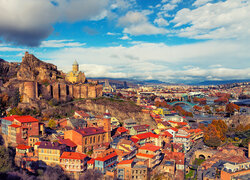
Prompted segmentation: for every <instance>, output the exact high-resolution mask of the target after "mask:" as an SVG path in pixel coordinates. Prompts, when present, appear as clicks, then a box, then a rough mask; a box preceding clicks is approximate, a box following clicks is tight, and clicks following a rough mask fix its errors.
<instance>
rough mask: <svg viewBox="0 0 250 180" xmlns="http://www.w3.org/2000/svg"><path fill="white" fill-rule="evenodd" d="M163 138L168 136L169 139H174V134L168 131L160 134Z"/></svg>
mask: <svg viewBox="0 0 250 180" xmlns="http://www.w3.org/2000/svg"><path fill="white" fill-rule="evenodd" d="M160 135H161V136H168V137H173V135H172V134H170V133H169V132H168V131H164V132H162V133H161V134H160Z"/></svg>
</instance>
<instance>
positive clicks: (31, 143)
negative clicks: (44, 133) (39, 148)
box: [28, 136, 39, 147]
mask: <svg viewBox="0 0 250 180" xmlns="http://www.w3.org/2000/svg"><path fill="white" fill-rule="evenodd" d="M37 142H39V136H29V138H28V145H29V146H31V147H34V146H35V144H36V143H37Z"/></svg>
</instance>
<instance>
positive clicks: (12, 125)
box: [9, 124, 21, 128]
mask: <svg viewBox="0 0 250 180" xmlns="http://www.w3.org/2000/svg"><path fill="white" fill-rule="evenodd" d="M9 126H10V127H13V128H19V127H21V126H19V125H17V124H11V125H9Z"/></svg>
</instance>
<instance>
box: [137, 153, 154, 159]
mask: <svg viewBox="0 0 250 180" xmlns="http://www.w3.org/2000/svg"><path fill="white" fill-rule="evenodd" d="M136 156H141V157H146V158H153V157H154V155H151V154H143V153H138V154H136Z"/></svg>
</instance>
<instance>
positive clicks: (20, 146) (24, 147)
mask: <svg viewBox="0 0 250 180" xmlns="http://www.w3.org/2000/svg"><path fill="white" fill-rule="evenodd" d="M16 148H17V149H22V150H25V149H29V148H31V146H26V145H24V144H19V145H18V146H17V147H16Z"/></svg>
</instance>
